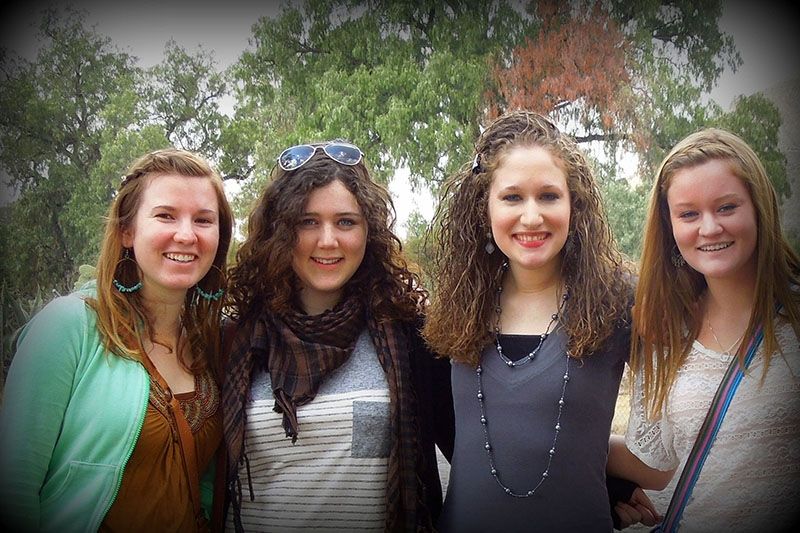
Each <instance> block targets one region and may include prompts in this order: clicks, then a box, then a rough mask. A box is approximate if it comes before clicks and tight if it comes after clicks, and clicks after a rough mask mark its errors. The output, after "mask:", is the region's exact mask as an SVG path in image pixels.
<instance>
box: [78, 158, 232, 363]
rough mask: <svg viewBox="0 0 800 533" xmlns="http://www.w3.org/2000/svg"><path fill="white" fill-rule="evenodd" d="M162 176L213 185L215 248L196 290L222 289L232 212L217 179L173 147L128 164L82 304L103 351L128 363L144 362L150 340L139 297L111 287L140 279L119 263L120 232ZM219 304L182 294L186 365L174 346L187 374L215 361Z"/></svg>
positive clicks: (130, 263) (121, 252)
mask: <svg viewBox="0 0 800 533" xmlns="http://www.w3.org/2000/svg"><path fill="white" fill-rule="evenodd" d="M164 174H173V175H178V176H182V177H185V178H186V179H206V180H208V181H209V182H210V183H211V185H212V186H213V188H214V192H215V193H216V196H217V205H218V211H219V244H218V247H217V253H216V255H215V256H214V262H213V267H212V268H211V269H210V270H209V272H208V273H207V274H206V275H205V276H204V277H203V279H201V280H200V281H199V282H198V286H200V287H203V288H204V290H205V291H206V292H214V291H216V290H217V289H218V288H223V289H224V288H225V286H224V285H225V277H224V275H222V274H221V273H223V272H224V271H225V261H226V256H227V253H228V247H229V246H230V242H231V235H232V232H233V212H232V211H231V208H230V205H229V204H228V200H227V198H226V197H225V190H224V188H223V186H222V180H221V179H220V177H219V174H217V172H216V171H215V170H214V169H213V168H211V166H210V165H209V164H208V162H207V161H205V160H204V159H203V158H201V157H199V156H198V155H196V154H193V153H191V152H187V151H184V150H177V149H173V148H169V149H163V150H156V151H154V152H150V153H148V154H146V155H144V156H142V157H140V158H139V159H137V160H136V161H134V163H133V164H132V165H131V167H130V168H129V169H128V173H127V174H126V176H125V177H124V178H123V181H122V184H121V185H120V187H119V191H118V192H117V195H116V196H115V197H114V200H113V201H112V202H111V206H110V207H109V210H108V215H107V219H106V225H105V234H104V236H103V242H102V244H101V248H100V257H99V259H98V261H97V297H96V298H89V299H87V304H88V305H89V306H90V307H91V308H92V309H94V310H95V312H96V313H97V329H98V330H99V331H100V336H101V338H102V341H103V344H104V345H105V347H106V349H107V350H108V351H109V352H110V353H113V354H116V355H118V356H120V357H126V358H129V359H134V360H142V358H143V357H145V351H144V348H143V346H142V339H145V338H147V339H150V340H151V341H152V340H153V331H152V326H151V323H150V319H149V317H148V316H147V311H146V309H145V306H144V302H143V301H142V298H141V295H140V294H139V292H131V293H125V294H123V293H121V292H120V291H119V290H117V288H116V287H114V285H113V280H114V279H115V278H116V279H121V280H138V279H139V277H140V273H139V272H138V268H137V267H136V265H135V263H134V262H133V261H127V260H126V261H123V257H124V253H125V248H124V246H123V244H122V243H123V232H124V231H125V230H126V229H128V228H130V227H131V226H132V225H133V223H134V220H135V218H136V213H137V212H138V210H139V206H140V205H141V202H142V196H143V194H144V191H145V190H146V188H147V186H148V185H149V183H150V181H151V180H152V179H153V178H154V177H156V176H159V175H164ZM129 252H132V251H129ZM131 259H135V257H134V256H131ZM214 267H216V268H214ZM123 283H128V281H124V282H123ZM222 305H223V300H222V299H220V300H217V301H214V300H211V301H208V300H206V299H205V298H202V297H201V296H200V295H199V294H198V293H197V291H195V290H191V289H190V290H188V291H186V299H185V301H184V306H183V314H182V315H181V324H182V325H183V327H184V328H185V330H186V334H187V342H188V343H189V347H190V350H189V352H190V353H189V356H190V357H191V360H188V361H187V360H184V359H183V350H179V349H177V347H176V351H177V353H178V357H179V360H180V362H181V364H183V366H184V367H186V368H187V369H189V370H190V371H192V372H193V373H198V372H201V371H202V370H203V369H204V368H205V367H206V366H207V365H209V364H213V363H214V362H215V361H216V357H217V354H218V350H219V326H220V312H221V308H222Z"/></svg>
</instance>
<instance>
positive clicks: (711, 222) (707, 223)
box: [700, 215, 722, 237]
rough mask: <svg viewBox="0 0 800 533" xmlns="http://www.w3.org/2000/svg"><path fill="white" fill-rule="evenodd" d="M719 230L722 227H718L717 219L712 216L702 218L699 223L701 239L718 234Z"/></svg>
mask: <svg viewBox="0 0 800 533" xmlns="http://www.w3.org/2000/svg"><path fill="white" fill-rule="evenodd" d="M721 229H722V226H720V224H719V222H718V221H717V217H715V216H713V215H707V216H704V217H703V219H702V220H701V221H700V235H702V236H703V237H707V236H710V235H714V234H716V233H719V231H720V230H721Z"/></svg>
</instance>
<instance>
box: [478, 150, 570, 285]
mask: <svg viewBox="0 0 800 533" xmlns="http://www.w3.org/2000/svg"><path fill="white" fill-rule="evenodd" d="M488 210H489V221H490V224H491V228H492V235H493V237H494V240H495V242H496V243H497V246H498V248H500V250H501V251H502V252H503V253H504V254H505V255H506V257H508V261H509V265H510V266H511V268H512V269H525V270H539V269H548V270H552V271H556V270H557V269H558V268H559V266H560V257H561V256H560V252H561V249H562V248H563V247H564V243H565V242H566V240H567V235H568V233H569V219H570V213H571V207H570V195H569V189H568V188H567V175H566V173H565V172H564V170H563V169H562V168H561V166H560V165H559V164H557V160H556V159H555V158H554V157H553V156H552V155H551V154H550V152H549V151H548V150H546V149H545V148H542V147H540V146H515V147H512V148H510V149H509V150H508V152H507V153H506V154H505V155H504V156H503V157H502V160H501V163H500V165H499V166H498V167H497V168H496V169H495V171H494V173H493V175H492V183H491V185H490V187H489V205H488Z"/></svg>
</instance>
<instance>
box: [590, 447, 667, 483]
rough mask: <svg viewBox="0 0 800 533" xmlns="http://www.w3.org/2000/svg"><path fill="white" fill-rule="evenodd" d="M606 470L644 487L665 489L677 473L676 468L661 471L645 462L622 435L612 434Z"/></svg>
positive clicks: (610, 473)
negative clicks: (628, 445) (633, 451)
mask: <svg viewBox="0 0 800 533" xmlns="http://www.w3.org/2000/svg"><path fill="white" fill-rule="evenodd" d="M606 472H608V474H609V475H612V476H615V477H621V478H624V479H629V480H631V481H633V482H634V483H636V484H637V485H639V486H640V487H642V488H644V489H650V490H663V489H664V488H665V487H666V486H667V485H668V484H669V482H670V481H671V480H672V476H673V475H675V469H674V468H673V469H671V470H667V471H661V470H657V469H655V468H651V467H649V466H647V465H646V464H644V463H643V462H642V460H641V459H639V458H638V457H636V456H635V455H634V454H633V453H632V452H631V451H630V450H629V449H628V447H627V446H625V439H624V438H623V437H622V436H621V435H611V438H610V439H609V441H608V464H607V465H606Z"/></svg>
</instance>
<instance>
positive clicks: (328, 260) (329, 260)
mask: <svg viewBox="0 0 800 533" xmlns="http://www.w3.org/2000/svg"><path fill="white" fill-rule="evenodd" d="M313 259H314V261H316V262H317V263H321V264H323V265H332V264H334V263H338V262H339V258H338V257H334V258H326V257H314V258H313Z"/></svg>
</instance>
